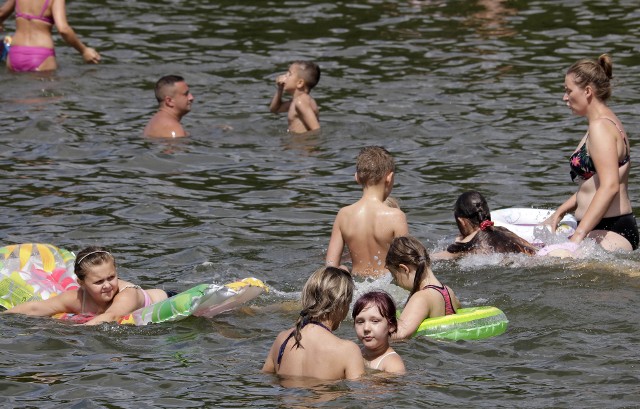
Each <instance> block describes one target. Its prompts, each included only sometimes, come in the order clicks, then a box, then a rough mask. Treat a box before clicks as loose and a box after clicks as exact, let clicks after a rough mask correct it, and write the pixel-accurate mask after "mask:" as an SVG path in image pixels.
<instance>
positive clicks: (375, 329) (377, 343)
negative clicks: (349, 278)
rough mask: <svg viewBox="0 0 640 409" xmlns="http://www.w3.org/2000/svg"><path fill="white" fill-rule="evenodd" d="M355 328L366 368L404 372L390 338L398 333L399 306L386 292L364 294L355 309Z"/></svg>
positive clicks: (400, 359)
mask: <svg viewBox="0 0 640 409" xmlns="http://www.w3.org/2000/svg"><path fill="white" fill-rule="evenodd" d="M352 316H353V326H354V328H355V330H356V335H357V336H358V339H359V340H360V342H362V349H361V351H362V358H363V359H364V361H365V366H366V367H368V368H371V369H377V370H380V371H384V372H390V373H396V374H402V373H404V372H405V367H404V362H403V361H402V358H401V357H400V356H399V355H398V354H397V353H396V352H395V351H394V350H393V348H391V346H389V340H390V339H391V335H392V334H393V333H395V332H396V331H397V329H398V320H397V319H396V305H395V303H394V302H393V299H392V298H391V296H390V295H389V294H387V293H385V292H384V291H371V292H368V293H365V294H363V295H362V296H361V297H360V298H358V300H357V301H356V302H355V304H354V306H353V313H352Z"/></svg>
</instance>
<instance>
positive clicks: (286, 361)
mask: <svg viewBox="0 0 640 409" xmlns="http://www.w3.org/2000/svg"><path fill="white" fill-rule="evenodd" d="M354 287H355V284H354V282H353V278H352V277H351V274H349V272H347V271H345V270H343V269H340V268H336V267H322V268H320V269H318V270H316V271H315V272H314V273H313V274H312V275H311V277H309V279H308V280H307V282H306V284H305V285H304V288H303V289H302V311H301V312H300V316H299V317H298V320H297V322H296V325H295V326H294V327H293V328H292V329H288V330H286V331H282V332H281V333H280V334H278V336H277V337H276V340H275V341H274V342H273V345H272V346H271V350H270V351H269V355H267V359H266V360H265V363H264V366H263V367H262V371H263V372H269V373H276V374H278V375H284V376H303V377H309V378H317V379H323V380H337V379H356V378H358V377H360V376H361V375H362V374H363V373H364V363H363V361H362V355H361V354H360V348H358V346H357V345H356V344H355V343H354V342H352V341H347V340H343V339H340V338H338V337H337V336H335V335H334V334H333V331H335V330H337V329H338V327H339V326H340V323H341V322H342V321H343V320H344V319H345V318H346V316H347V314H348V312H349V305H350V304H351V299H352V298H353V290H354Z"/></svg>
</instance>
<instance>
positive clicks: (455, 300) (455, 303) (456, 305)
mask: <svg viewBox="0 0 640 409" xmlns="http://www.w3.org/2000/svg"><path fill="white" fill-rule="evenodd" d="M447 290H449V295H450V296H451V304H453V308H455V309H456V311H457V310H458V309H460V308H461V307H462V304H460V300H459V299H458V296H457V295H456V294H455V293H454V292H453V290H452V289H451V288H449V286H447Z"/></svg>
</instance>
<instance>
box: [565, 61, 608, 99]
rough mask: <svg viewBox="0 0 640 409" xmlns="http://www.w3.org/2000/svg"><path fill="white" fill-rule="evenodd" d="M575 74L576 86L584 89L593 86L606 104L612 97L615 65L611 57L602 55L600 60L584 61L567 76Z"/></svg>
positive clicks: (596, 93) (576, 65)
mask: <svg viewBox="0 0 640 409" xmlns="http://www.w3.org/2000/svg"><path fill="white" fill-rule="evenodd" d="M569 74H573V76H574V81H575V83H576V85H578V86H579V87H580V88H582V89H584V88H585V87H586V86H587V85H591V87H592V88H593V91H594V93H595V95H596V98H598V99H599V100H600V101H602V102H605V101H607V100H608V99H609V97H610V96H611V79H612V78H613V63H612V62H611V57H609V55H607V54H602V55H601V56H600V57H598V60H597V61H596V60H590V59H584V60H580V61H578V62H576V63H574V64H573V65H572V66H571V67H569V69H568V70H567V75H569Z"/></svg>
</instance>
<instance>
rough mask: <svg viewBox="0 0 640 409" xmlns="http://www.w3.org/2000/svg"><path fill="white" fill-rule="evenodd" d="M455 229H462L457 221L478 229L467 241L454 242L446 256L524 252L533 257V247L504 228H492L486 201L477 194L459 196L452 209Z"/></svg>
mask: <svg viewBox="0 0 640 409" xmlns="http://www.w3.org/2000/svg"><path fill="white" fill-rule="evenodd" d="M453 215H454V216H455V218H456V223H457V224H458V229H460V233H462V228H461V225H460V221H459V220H458V218H464V219H467V220H469V222H470V223H471V225H472V227H473V228H474V229H478V228H479V229H480V231H479V232H478V233H476V235H475V236H474V237H473V238H472V239H471V240H469V241H468V242H465V243H462V242H456V243H453V244H451V245H449V247H447V251H448V252H449V253H525V254H529V255H533V254H535V253H536V251H537V250H536V248H535V247H534V246H533V245H532V244H531V243H529V242H528V241H526V240H525V239H523V238H521V237H520V236H518V235H516V234H515V233H513V232H511V231H509V230H508V229H506V228H504V227H498V226H494V225H493V222H491V211H490V210H489V205H488V204H487V200H486V199H485V198H484V196H482V195H481V194H480V193H479V192H475V191H471V192H464V193H463V194H461V195H460V196H458V200H456V203H455V205H454V207H453Z"/></svg>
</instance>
